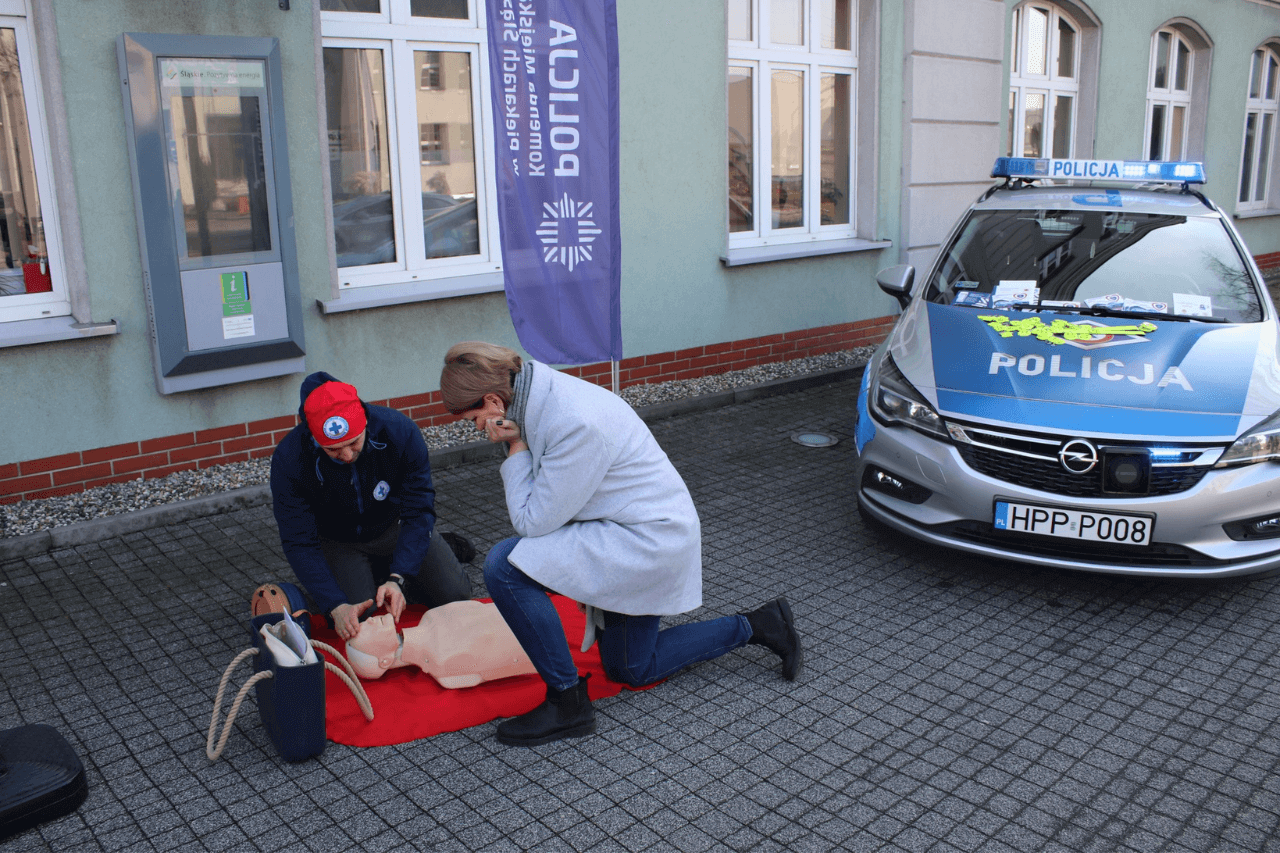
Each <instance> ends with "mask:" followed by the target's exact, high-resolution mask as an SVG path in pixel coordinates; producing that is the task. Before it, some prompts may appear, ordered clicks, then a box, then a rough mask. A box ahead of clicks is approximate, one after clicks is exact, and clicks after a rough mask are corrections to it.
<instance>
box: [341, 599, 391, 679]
mask: <svg viewBox="0 0 1280 853" xmlns="http://www.w3.org/2000/svg"><path fill="white" fill-rule="evenodd" d="M347 647H348V648H353V649H355V650H356V651H360V652H364V653H365V654H367V655H370V656H372V657H375V658H377V659H378V666H380V667H382V668H383V669H389V668H391V666H392V665H394V664H395V662H396V652H398V651H399V650H400V633H399V632H398V631H397V630H396V621H395V620H394V619H392V618H391V614H390V613H384V614H382V615H381V616H371V617H370V618H368V619H366V620H365V621H363V622H361V623H360V631H359V633H357V634H356V635H355V637H353V638H352V639H351V640H349V641H348V642H347Z"/></svg>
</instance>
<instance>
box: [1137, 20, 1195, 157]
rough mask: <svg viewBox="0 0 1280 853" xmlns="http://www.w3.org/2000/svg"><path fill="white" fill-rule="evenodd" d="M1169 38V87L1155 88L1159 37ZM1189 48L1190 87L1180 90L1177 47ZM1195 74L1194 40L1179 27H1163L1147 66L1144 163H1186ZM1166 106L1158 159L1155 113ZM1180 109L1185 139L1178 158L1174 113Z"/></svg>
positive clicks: (1156, 33) (1143, 134) (1188, 81)
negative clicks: (1153, 146)
mask: <svg viewBox="0 0 1280 853" xmlns="http://www.w3.org/2000/svg"><path fill="white" fill-rule="evenodd" d="M1162 35H1166V36H1168V37H1169V67H1168V69H1167V71H1166V73H1167V75H1168V79H1167V80H1166V81H1165V82H1166V83H1167V84H1168V85H1166V86H1159V87H1158V86H1156V60H1157V59H1158V58H1159V44H1160V36H1162ZM1180 45H1181V46H1184V47H1186V50H1187V63H1188V65H1187V74H1186V76H1187V88H1186V89H1185V90H1180V89H1178V87H1177V77H1178V68H1177V57H1178V47H1179V46H1180ZM1195 73H1196V49H1195V45H1194V44H1192V43H1191V40H1190V39H1188V38H1187V36H1186V35H1185V34H1184V33H1183V32H1182V31H1181V30H1180V29H1178V28H1177V27H1161V28H1160V29H1158V30H1156V32H1155V33H1154V34H1153V35H1152V36H1151V58H1150V62H1149V63H1148V67H1147V118H1146V126H1145V127H1144V129H1143V132H1142V158H1143V159H1144V160H1174V159H1178V160H1186V159H1187V146H1188V144H1189V142H1190V139H1191V112H1192V109H1193V101H1194V100H1195V98H1194V92H1195ZM1160 106H1162V107H1164V108H1165V110H1164V121H1163V122H1162V125H1163V126H1162V127H1161V128H1160V130H1161V134H1162V136H1161V147H1160V149H1161V150H1160V152H1159V154H1158V155H1157V156H1155V157H1152V156H1151V134H1152V133H1153V132H1155V112H1156V107H1160ZM1177 107H1182V108H1183V111H1184V112H1183V120H1182V138H1181V139H1180V140H1178V141H1179V143H1180V144H1179V146H1178V147H1179V151H1180V153H1179V154H1178V155H1177V156H1176V157H1175V156H1173V154H1172V143H1173V134H1172V133H1171V131H1172V129H1173V111H1174V109H1176V108H1177Z"/></svg>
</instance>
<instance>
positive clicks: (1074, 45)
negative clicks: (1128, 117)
mask: <svg viewBox="0 0 1280 853" xmlns="http://www.w3.org/2000/svg"><path fill="white" fill-rule="evenodd" d="M1013 39H1014V41H1013V57H1012V62H1011V65H1010V69H1011V70H1010V75H1009V138H1008V150H1009V153H1010V154H1011V155H1014V156H1018V157H1071V156H1074V154H1075V144H1074V139H1075V128H1076V121H1077V113H1078V112H1079V104H1080V43H1081V30H1080V25H1079V24H1077V23H1076V21H1075V20H1074V19H1073V18H1072V17H1071V16H1070V15H1068V14H1067V13H1066V12H1065V11H1064V10H1063V9H1062V8H1060V7H1059V6H1058V5H1056V4H1053V3H1035V2H1031V3H1024V4H1023V5H1021V6H1019V7H1018V8H1017V9H1015V10H1014V13H1013Z"/></svg>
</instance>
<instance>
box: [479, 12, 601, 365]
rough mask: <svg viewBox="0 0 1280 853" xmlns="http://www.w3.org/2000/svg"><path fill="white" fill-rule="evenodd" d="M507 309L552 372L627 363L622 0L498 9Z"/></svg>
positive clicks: (497, 111) (495, 46)
mask: <svg viewBox="0 0 1280 853" xmlns="http://www.w3.org/2000/svg"><path fill="white" fill-rule="evenodd" d="M487 5H488V9H489V12H488V15H489V21H488V32H489V63H490V70H491V74H490V79H491V81H492V86H491V95H492V97H493V114H494V143H495V144H494V148H495V157H496V160H497V164H496V166H497V169H496V172H497V183H498V221H499V224H500V226H501V232H502V261H503V270H504V273H503V275H504V279H505V285H506V293H507V307H508V308H509V309H510V311H511V321H512V323H513V324H514V326H515V329H516V334H517V335H518V336H519V338H520V344H521V345H522V346H523V347H524V348H525V350H526V351H528V353H529V354H530V355H531V356H532V357H533V358H535V359H537V360H539V361H543V362H546V363H549V364H588V363H592V362H598V361H617V360H620V359H621V358H622V319H621V304H620V303H621V300H620V296H619V291H620V282H621V245H620V239H619V226H618V38H617V14H616V9H615V6H614V2H613V0H595V2H592V0H491V2H490V3H488V4H487Z"/></svg>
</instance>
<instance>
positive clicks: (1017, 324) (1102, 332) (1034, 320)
mask: <svg viewBox="0 0 1280 853" xmlns="http://www.w3.org/2000/svg"><path fill="white" fill-rule="evenodd" d="M978 319H979V320H982V321H983V322H985V323H986V324H987V325H988V326H990V327H991V331H993V332H995V333H996V334H997V335H999V336H1000V337H1002V338H1012V337H1014V336H1015V335H1016V336H1017V337H1020V338H1036V339H1037V340H1040V341H1043V342H1044V343H1047V344H1051V345H1053V346H1058V345H1060V344H1069V345H1070V346H1073V347H1079V348H1080V349H1100V348H1102V347H1114V346H1120V345H1123V344H1140V343H1145V342H1146V340H1147V338H1146V337H1145V335H1147V334H1149V333H1150V332H1154V331H1155V330H1156V328H1157V326H1156V325H1155V324H1153V323H1139V324H1138V325H1136V326H1108V325H1107V324H1105V323H1099V322H1097V321H1096V320H1076V321H1071V320H1054V321H1053V322H1052V323H1049V324H1046V323H1045V322H1044V321H1043V320H1041V319H1040V318H1039V317H1028V318H1026V319H1023V320H1013V319H1010V318H1009V317H1006V316H1004V315H1003V314H994V315H992V314H984V315H981V316H979V317H978Z"/></svg>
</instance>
